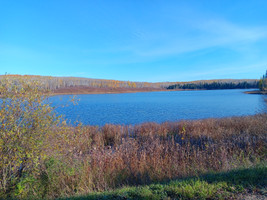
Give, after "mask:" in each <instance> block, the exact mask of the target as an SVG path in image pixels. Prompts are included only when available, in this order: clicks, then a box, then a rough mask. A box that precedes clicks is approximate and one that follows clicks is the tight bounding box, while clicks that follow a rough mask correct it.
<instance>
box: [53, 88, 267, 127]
mask: <svg viewBox="0 0 267 200" xmlns="http://www.w3.org/2000/svg"><path fill="white" fill-rule="evenodd" d="M244 91H248V90H238V89H236V90H202V91H164V92H142V93H122V94H88V95H77V96H76V97H77V98H78V99H79V101H78V105H73V104H71V103H68V101H69V100H70V98H71V97H72V96H73V95H61V96H53V97H50V98H49V100H50V102H52V105H53V106H55V107H56V111H57V112H58V113H59V114H62V115H64V116H65V118H67V119H69V120H71V122H72V123H75V122H76V121H79V122H82V123H83V124H86V125H99V126H102V125H104V124H107V123H111V124H126V125H128V124H140V123H144V122H157V123H161V122H165V121H179V120H194V119H204V118H221V117H230V116H243V115H253V114H257V113H261V112H266V110H267V108H266V103H265V102H264V98H266V96H265V97H264V96H263V95H252V94H245V93H244ZM67 104H68V106H65V107H62V105H67Z"/></svg>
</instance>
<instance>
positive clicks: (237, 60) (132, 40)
mask: <svg viewBox="0 0 267 200" xmlns="http://www.w3.org/2000/svg"><path fill="white" fill-rule="evenodd" d="M266 55H267V1H266V0H220V1H219V0H43V1H37V0H0V74H5V73H8V74H22V75H24V74H30V75H48V76H75V77H87V78H101V79H115V80H130V81H149V82H160V81H192V80H204V79H224V78H227V79H228V78H233V79H243V78H245V79H255V78H256V79H258V78H260V77H261V76H262V75H263V74H264V72H265V71H266V70H267V56H266Z"/></svg>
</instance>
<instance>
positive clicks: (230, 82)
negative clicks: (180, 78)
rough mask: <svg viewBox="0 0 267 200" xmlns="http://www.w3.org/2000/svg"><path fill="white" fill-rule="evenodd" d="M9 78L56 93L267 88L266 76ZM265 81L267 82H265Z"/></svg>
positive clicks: (12, 76) (28, 76) (31, 76)
mask: <svg viewBox="0 0 267 200" xmlns="http://www.w3.org/2000/svg"><path fill="white" fill-rule="evenodd" d="M3 78H8V79H9V80H12V81H14V83H16V80H18V79H21V78H23V79H27V80H29V81H38V82H39V84H40V87H41V88H43V89H47V90H51V91H56V90H58V89H62V88H71V87H88V88H111V89H116V88H130V89H131V88H135V89H138V88H140V89H143V88H147V89H168V90H171V89H206V90H214V89H245V88H259V86H260V84H261V85H262V86H263V88H264V87H265V86H267V82H266V76H263V79H261V81H259V80H257V79H218V80H201V81H191V82H156V83H152V82H133V81H118V80H107V79H92V78H78V77H52V76H35V75H0V82H1V79H3ZM264 81H265V82H264Z"/></svg>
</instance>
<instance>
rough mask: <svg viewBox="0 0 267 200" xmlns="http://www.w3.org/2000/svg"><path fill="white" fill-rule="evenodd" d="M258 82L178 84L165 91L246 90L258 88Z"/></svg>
mask: <svg viewBox="0 0 267 200" xmlns="http://www.w3.org/2000/svg"><path fill="white" fill-rule="evenodd" d="M258 87H259V82H258V81H249V82H248V81H244V82H219V81H214V82H211V83H207V82H199V83H183V84H181V83H178V84H175V85H170V86H168V87H167V89H193V90H195V89H198V90H218V89H248V88H258Z"/></svg>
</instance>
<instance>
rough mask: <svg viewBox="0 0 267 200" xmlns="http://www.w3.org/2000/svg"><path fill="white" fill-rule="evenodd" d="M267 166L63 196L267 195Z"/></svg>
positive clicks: (80, 198) (153, 197)
mask: <svg viewBox="0 0 267 200" xmlns="http://www.w3.org/2000/svg"><path fill="white" fill-rule="evenodd" d="M266 185H267V167H266V166H257V167H253V168H249V169H238V170H232V171H228V172H223V173H212V174H206V175H203V176H200V177H192V178H186V179H180V180H175V181H170V182H165V183H157V184H151V185H147V186H139V187H124V188H121V189H117V190H114V191H107V192H98V193H91V194H87V195H83V196H76V197H71V198H61V199H60V200H70V199H72V200H83V199H91V200H95V199H98V200H101V199H114V200H115V199H137V200H138V199H140V200H141V199H142V200H143V199H144V200H145V199H155V200H156V199H158V200H159V199H241V198H244V197H246V196H250V197H254V198H255V197H262V198H264V197H266Z"/></svg>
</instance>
